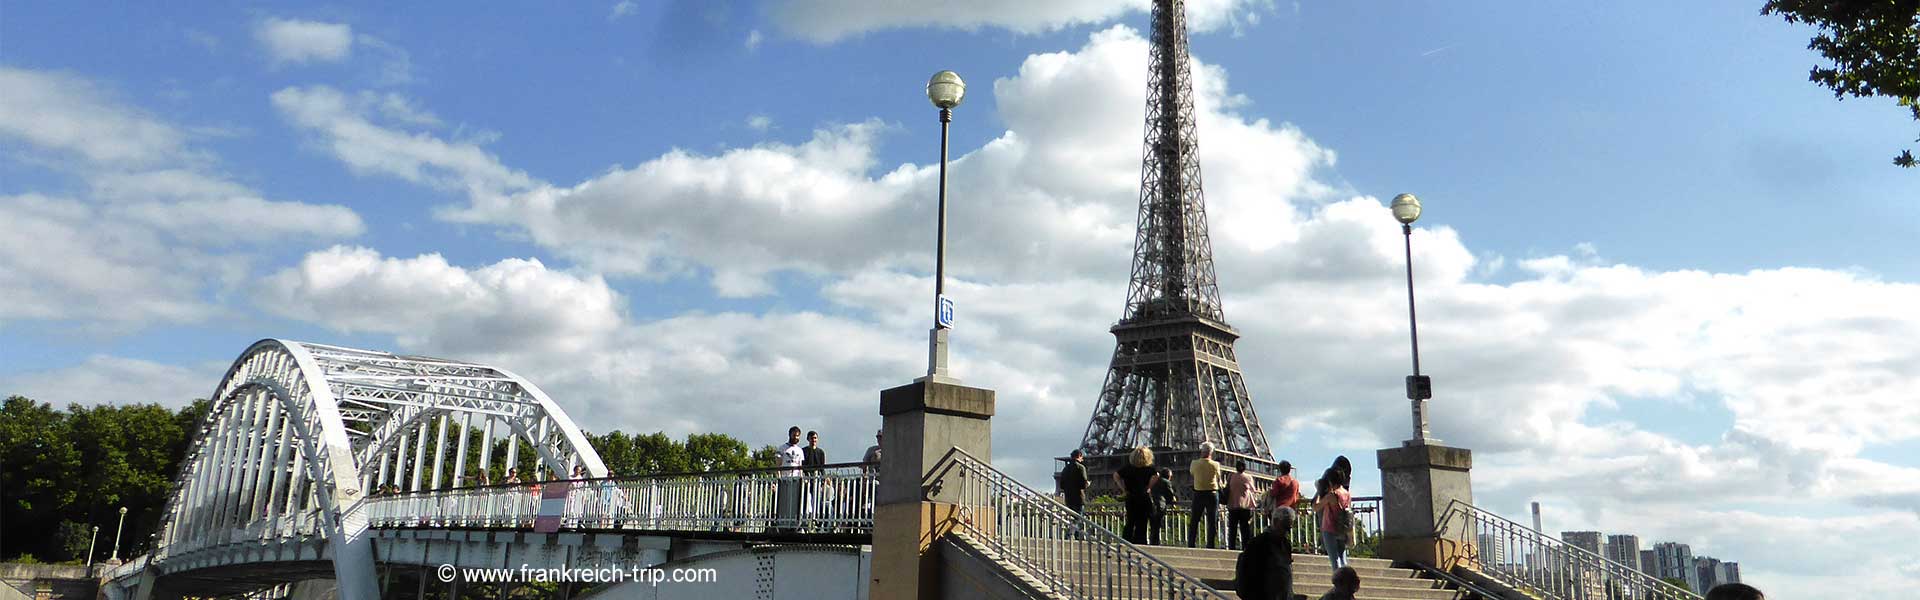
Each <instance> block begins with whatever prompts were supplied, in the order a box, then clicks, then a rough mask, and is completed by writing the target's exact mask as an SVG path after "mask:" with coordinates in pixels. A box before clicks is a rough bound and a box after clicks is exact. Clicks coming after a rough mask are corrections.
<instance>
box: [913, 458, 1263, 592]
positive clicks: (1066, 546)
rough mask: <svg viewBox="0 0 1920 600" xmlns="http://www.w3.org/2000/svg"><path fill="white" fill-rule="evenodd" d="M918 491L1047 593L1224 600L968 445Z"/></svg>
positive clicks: (936, 467) (931, 474)
mask: <svg viewBox="0 0 1920 600" xmlns="http://www.w3.org/2000/svg"><path fill="white" fill-rule="evenodd" d="M921 489H922V490H923V492H924V494H925V498H926V499H927V500H929V501H934V502H945V503H951V504H953V505H955V506H956V515H957V520H958V521H959V523H958V525H959V526H960V527H961V528H963V529H964V530H965V531H966V532H967V533H968V534H969V535H971V536H973V537H975V539H977V540H978V541H980V542H981V543H983V544H985V545H986V546H987V547H989V548H991V549H992V550H994V551H995V552H996V553H998V554H999V555H1000V556H1001V557H1002V558H1003V559H1005V560H1007V561H1009V562H1011V563H1012V564H1013V565H1014V566H1017V567H1019V568H1021V569H1023V570H1025V571H1026V572H1027V573H1028V574H1029V575H1031V576H1032V577H1033V578H1034V579H1035V580H1037V581H1038V583H1039V584H1040V585H1042V586H1044V587H1045V588H1046V589H1047V590H1048V591H1050V592H1054V593H1057V594H1060V595H1062V596H1065V597H1068V598H1155V599H1160V600H1185V599H1214V600H1225V599H1226V598H1227V597H1226V596H1223V595H1221V594H1220V593H1219V592H1217V591H1215V590H1214V589H1213V588H1210V587H1207V585H1206V584H1204V583H1202V582H1200V580H1197V579H1194V578H1193V577H1192V576H1189V575H1187V574H1186V573H1182V572H1180V571H1179V570H1178V569H1175V568H1173V567H1172V566H1170V565H1168V564H1167V563H1166V562H1164V561H1161V560H1160V559H1159V558H1155V557H1154V556H1153V555H1151V554H1147V553H1146V552H1145V551H1143V550H1141V549H1140V548H1138V547H1136V546H1134V545H1133V544H1130V543H1127V541H1126V540H1124V539H1121V537H1120V536H1119V535H1117V534H1115V533H1113V531H1112V530H1110V529H1108V528H1106V527H1101V526H1100V525H1099V524H1097V523H1095V522H1093V521H1091V520H1089V519H1087V518H1086V517H1085V516H1082V515H1080V514H1078V513H1075V512H1073V511H1071V510H1067V507H1066V506H1065V505H1062V504H1060V503H1059V502H1055V501H1054V500H1053V498H1052V497H1051V496H1048V495H1046V494H1042V493H1040V492H1036V491H1034V490H1033V489H1032V488H1028V487H1027V486H1025V485H1022V484H1021V483H1020V482H1018V481H1015V480H1014V479H1013V478H1012V477H1009V476H1008V475H1007V474H1005V473H1001V472H1000V471H999V470H996V469H994V468H993V466H992V465H989V464H987V463H985V462H982V461H981V460H980V459H977V458H974V457H973V455H971V454H968V453H967V452H966V451H965V450H961V449H959V448H954V449H952V450H949V451H948V452H947V454H946V456H943V457H941V459H940V462H939V463H938V464H936V465H934V468H933V470H932V471H929V472H928V473H927V476H926V477H925V478H924V479H923V480H922V481H921Z"/></svg>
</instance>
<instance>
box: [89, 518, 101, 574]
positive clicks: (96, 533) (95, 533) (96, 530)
mask: <svg viewBox="0 0 1920 600" xmlns="http://www.w3.org/2000/svg"><path fill="white" fill-rule="evenodd" d="M99 541H100V526H99V525H95V526H93V537H89V538H87V566H89V567H91V566H93V545H94V544H96V543H99Z"/></svg>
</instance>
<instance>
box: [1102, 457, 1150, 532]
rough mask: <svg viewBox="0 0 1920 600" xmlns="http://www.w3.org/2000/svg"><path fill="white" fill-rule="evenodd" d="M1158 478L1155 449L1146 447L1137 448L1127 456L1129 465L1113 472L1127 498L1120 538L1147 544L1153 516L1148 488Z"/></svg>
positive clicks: (1114, 481)
mask: <svg viewBox="0 0 1920 600" xmlns="http://www.w3.org/2000/svg"><path fill="white" fill-rule="evenodd" d="M1158 481H1160V473H1159V472H1158V471H1155V470H1154V469H1153V450H1150V449H1148V448H1147V447H1146V446H1140V447H1138V448H1134V449H1133V454H1132V455H1131V456H1128V457H1127V466H1124V467H1121V468H1120V470H1119V471H1115V472H1114V473H1113V483H1114V485H1115V486H1117V487H1119V488H1120V494H1121V496H1122V497H1124V498H1125V499H1126V506H1127V521H1126V526H1125V527H1124V528H1123V529H1122V531H1121V534H1120V537H1122V538H1125V539H1126V540H1127V541H1128V542H1132V543H1134V544H1145V543H1147V520H1148V519H1149V518H1150V517H1151V516H1152V515H1153V500H1152V497H1151V496H1150V493H1151V492H1150V491H1149V490H1152V489H1153V484H1154V483H1156V482H1158Z"/></svg>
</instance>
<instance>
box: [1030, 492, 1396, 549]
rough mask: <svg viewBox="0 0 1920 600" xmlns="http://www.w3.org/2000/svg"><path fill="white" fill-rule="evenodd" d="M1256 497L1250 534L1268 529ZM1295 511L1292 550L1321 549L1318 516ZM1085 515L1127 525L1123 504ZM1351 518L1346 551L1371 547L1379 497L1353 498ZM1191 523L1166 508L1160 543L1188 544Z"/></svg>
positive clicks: (1303, 508)
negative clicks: (1352, 538) (1352, 539)
mask: <svg viewBox="0 0 1920 600" xmlns="http://www.w3.org/2000/svg"><path fill="white" fill-rule="evenodd" d="M1056 497H1057V496H1056ZM1255 498H1256V501H1255V505H1256V506H1260V507H1263V508H1261V509H1258V510H1256V511H1255V513H1254V516H1253V519H1252V520H1250V521H1248V522H1247V526H1248V528H1249V529H1250V530H1252V532H1253V535H1260V534H1261V533H1264V532H1266V530H1267V519H1266V518H1265V517H1264V516H1262V514H1263V513H1262V512H1261V511H1264V510H1265V509H1264V507H1265V506H1266V501H1265V499H1264V498H1263V497H1262V496H1255ZM1294 512H1295V516H1294V521H1293V528H1292V529H1291V530H1289V531H1288V532H1287V538H1288V539H1289V540H1290V541H1292V542H1293V547H1294V548H1295V549H1297V550H1299V551H1301V552H1318V551H1319V548H1321V545H1320V516H1319V514H1317V513H1315V512H1314V510H1313V508H1312V506H1311V505H1309V504H1307V503H1304V502H1303V503H1301V505H1300V506H1298V507H1296V508H1295V509H1294ZM1228 514H1229V513H1228V510H1227V509H1226V508H1225V507H1222V508H1220V509H1219V518H1218V521H1219V523H1220V530H1219V531H1220V533H1219V536H1220V537H1219V539H1220V544H1221V545H1222V546H1225V545H1226V544H1227V540H1228V539H1229V538H1230V537H1231V532H1230V531H1229V527H1228V525H1229V524H1230V523H1229V520H1228V519H1227V516H1228ZM1086 515H1087V518H1089V519H1092V520H1093V522H1095V523H1099V524H1100V525H1101V526H1102V527H1106V528H1108V529H1119V528H1120V527H1121V525H1122V524H1124V523H1125V522H1126V517H1127V510H1126V505H1125V504H1122V503H1118V502H1093V503H1088V504H1087V506H1086ZM1353 517H1354V520H1355V521H1356V523H1357V526H1356V529H1358V530H1359V531H1358V533H1359V534H1360V538H1359V541H1358V542H1357V543H1355V544H1350V545H1349V548H1348V550H1349V551H1354V550H1357V549H1359V548H1362V547H1371V545H1370V544H1372V541H1373V540H1376V539H1378V538H1379V537H1380V528H1381V526H1382V525H1383V523H1384V520H1385V519H1384V517H1383V513H1382V512H1381V510H1380V497H1379V496H1354V497H1353ZM1192 520H1193V516H1192V514H1191V511H1189V510H1188V508H1187V506H1186V503H1185V502H1182V503H1180V505H1177V506H1169V507H1167V510H1166V530H1165V532H1164V533H1163V537H1161V539H1160V542H1159V543H1161V544H1165V545H1168V546H1185V545H1187V532H1188V527H1189V523H1190V522H1192ZM1198 535H1199V536H1200V538H1201V539H1200V540H1199V541H1201V542H1205V541H1206V532H1205V531H1199V532H1198Z"/></svg>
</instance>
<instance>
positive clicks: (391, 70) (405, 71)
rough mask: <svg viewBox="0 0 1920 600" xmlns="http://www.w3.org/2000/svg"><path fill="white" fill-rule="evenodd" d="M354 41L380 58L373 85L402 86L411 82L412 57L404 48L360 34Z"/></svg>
mask: <svg viewBox="0 0 1920 600" xmlns="http://www.w3.org/2000/svg"><path fill="white" fill-rule="evenodd" d="M355 39H356V40H357V41H358V42H359V44H360V45H361V46H365V47H367V48H368V49H370V50H372V51H373V52H374V53H375V54H377V55H379V57H380V59H379V65H380V66H379V68H378V69H377V70H375V71H374V72H373V74H374V76H373V80H374V82H375V83H377V84H379V85H402V84H406V83H412V82H413V55H412V54H410V53H408V52H407V49H406V48H402V47H400V46H399V45H396V44H390V43H387V42H386V41H385V40H382V39H380V38H377V37H373V36H371V35H366V34H360V35H359V36H356V37H355Z"/></svg>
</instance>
